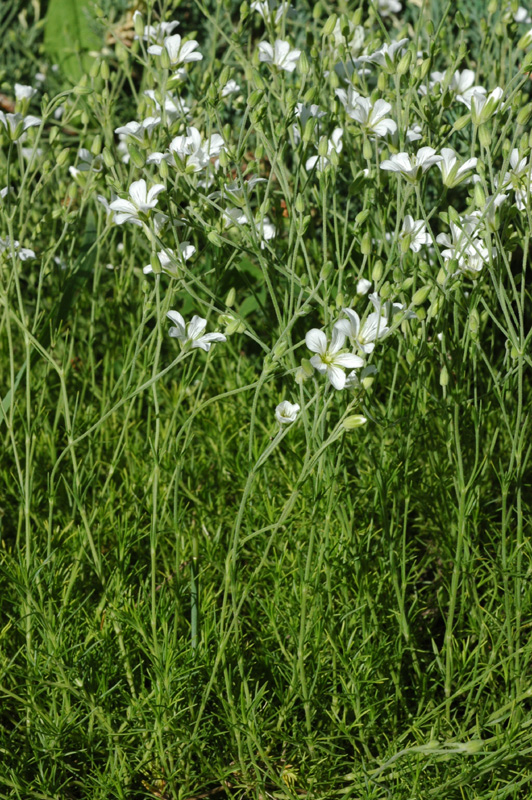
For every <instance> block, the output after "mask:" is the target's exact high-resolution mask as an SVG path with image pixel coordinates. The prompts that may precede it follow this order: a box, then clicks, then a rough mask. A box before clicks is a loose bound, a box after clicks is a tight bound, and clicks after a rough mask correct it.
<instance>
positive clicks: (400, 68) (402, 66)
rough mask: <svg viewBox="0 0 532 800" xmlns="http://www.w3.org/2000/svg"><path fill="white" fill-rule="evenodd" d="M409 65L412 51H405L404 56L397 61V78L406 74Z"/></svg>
mask: <svg viewBox="0 0 532 800" xmlns="http://www.w3.org/2000/svg"><path fill="white" fill-rule="evenodd" d="M411 63H412V51H411V50H407V51H406V53H405V54H404V56H403V57H402V58H401V60H400V61H399V64H398V65H397V74H398V75H399V76H401V75H406V73H407V72H408V70H409V69H410V64H411Z"/></svg>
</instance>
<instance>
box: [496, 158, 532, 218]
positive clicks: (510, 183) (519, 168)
mask: <svg viewBox="0 0 532 800" xmlns="http://www.w3.org/2000/svg"><path fill="white" fill-rule="evenodd" d="M510 167H511V169H510V170H509V171H508V172H506V173H505V175H504V178H503V180H502V184H501V188H502V189H514V191H515V204H516V206H517V208H518V209H519V211H524V210H525V208H526V204H527V202H528V199H529V196H530V191H531V189H532V175H531V169H532V165H531V164H529V162H528V159H526V158H521V159H520V158H519V150H518V149H517V148H516V147H514V149H513V150H512V152H511V154H510Z"/></svg>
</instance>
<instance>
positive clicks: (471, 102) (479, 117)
mask: <svg viewBox="0 0 532 800" xmlns="http://www.w3.org/2000/svg"><path fill="white" fill-rule="evenodd" d="M503 94H504V92H503V90H502V89H501V87H500V86H497V87H496V88H495V89H494V90H493V91H492V92H490V93H489V94H486V93H485V91H484V90H483V91H482V92H479V91H474V92H472V93H471V95H470V96H469V97H466V96H465V95H461V96H459V97H458V98H457V99H458V100H460V101H461V102H462V103H464V105H466V106H467V107H468V108H469V109H470V111H471V121H472V122H473V124H474V125H482V124H483V123H484V122H487V121H488V120H489V119H490V117H492V116H493V115H494V114H496V113H497V111H498V110H499V108H500V106H501V100H502V96H503Z"/></svg>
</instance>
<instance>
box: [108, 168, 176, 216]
mask: <svg viewBox="0 0 532 800" xmlns="http://www.w3.org/2000/svg"><path fill="white" fill-rule="evenodd" d="M164 190H165V187H164V186H163V184H162V183H156V184H155V185H154V186H152V187H151V189H150V190H148V187H147V185H146V181H145V180H144V178H141V179H140V180H138V181H133V183H132V184H131V186H130V187H129V196H130V198H131V200H124V199H122V198H119V199H118V200H113V202H112V203H109V208H110V209H111V210H112V211H114V212H115V216H114V221H115V222H116V224H117V225H122V223H123V222H132V223H133V224H134V225H142V222H141V220H140V214H143V215H148V214H149V213H150V211H151V210H152V209H153V208H155V206H156V205H157V197H158V195H159V194H160V193H161V192H164Z"/></svg>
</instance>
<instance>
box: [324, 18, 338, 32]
mask: <svg viewBox="0 0 532 800" xmlns="http://www.w3.org/2000/svg"><path fill="white" fill-rule="evenodd" d="M337 19H338V17H337V16H336V14H331V16H330V17H329V19H328V20H327V22H326V23H325V25H324V26H323V31H322V36H331V35H332V33H333V32H334V29H335V27H336V21H337Z"/></svg>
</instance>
